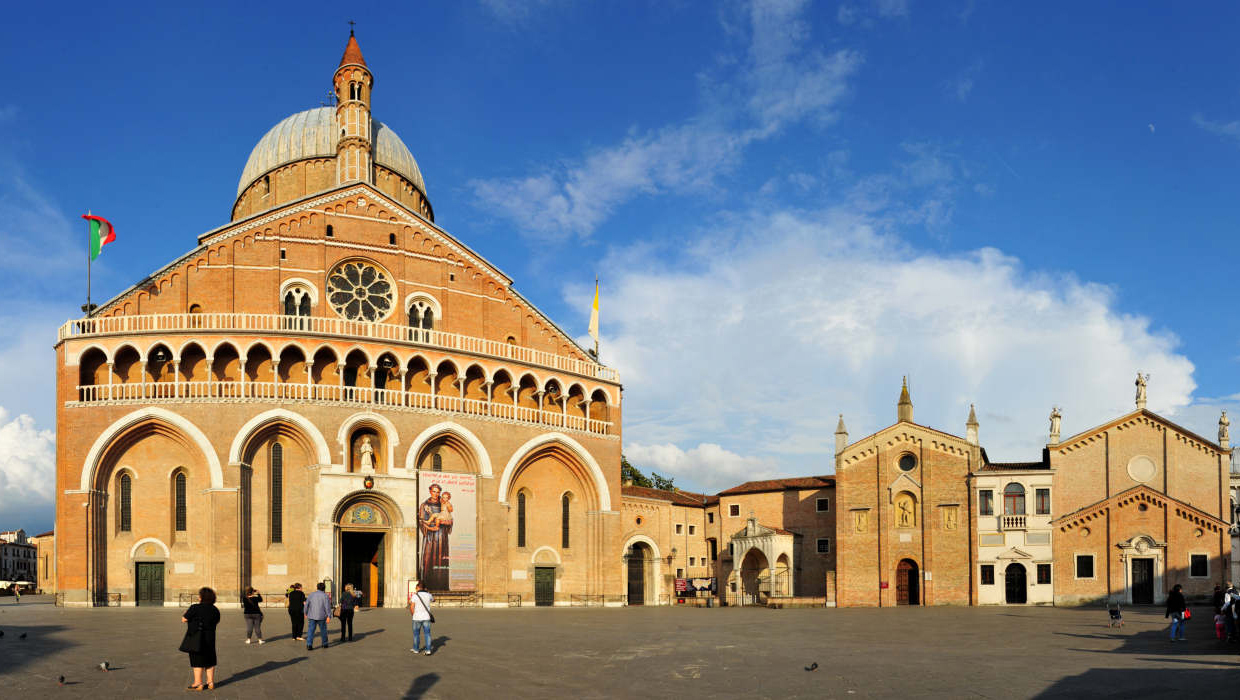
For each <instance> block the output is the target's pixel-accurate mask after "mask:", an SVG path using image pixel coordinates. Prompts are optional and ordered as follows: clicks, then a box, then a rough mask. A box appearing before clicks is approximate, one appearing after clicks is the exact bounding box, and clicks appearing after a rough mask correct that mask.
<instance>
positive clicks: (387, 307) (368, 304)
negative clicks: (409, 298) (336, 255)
mask: <svg viewBox="0 0 1240 700" xmlns="http://www.w3.org/2000/svg"><path fill="white" fill-rule="evenodd" d="M395 295H396V290H395V289H394V287H393V285H392V280H391V278H390V277H388V274H387V273H386V272H384V271H383V270H380V269H379V268H377V267H375V266H374V265H371V264H370V263H366V262H362V261H359V260H351V261H349V262H345V263H341V264H340V265H337V266H336V269H334V270H332V272H331V274H330V275H328V276H327V301H328V303H329V304H331V306H332V309H334V310H335V311H336V313H338V314H340V315H341V316H343V317H344V318H347V319H349V320H350V321H378V320H380V319H383V318H387V315H388V314H389V313H390V312H391V310H392V306H393V305H394V304H395V301H394V300H395Z"/></svg>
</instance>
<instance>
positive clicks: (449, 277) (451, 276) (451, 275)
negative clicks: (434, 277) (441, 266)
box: [448, 272, 456, 282]
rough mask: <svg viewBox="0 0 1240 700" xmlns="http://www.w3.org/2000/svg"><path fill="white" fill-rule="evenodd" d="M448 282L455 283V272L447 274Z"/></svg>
mask: <svg viewBox="0 0 1240 700" xmlns="http://www.w3.org/2000/svg"><path fill="white" fill-rule="evenodd" d="M448 281H449V282H455V281H456V273H455V272H449V273H448Z"/></svg>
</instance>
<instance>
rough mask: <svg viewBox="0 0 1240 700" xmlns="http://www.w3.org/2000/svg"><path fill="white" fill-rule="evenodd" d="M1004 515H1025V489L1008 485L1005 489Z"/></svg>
mask: <svg viewBox="0 0 1240 700" xmlns="http://www.w3.org/2000/svg"><path fill="white" fill-rule="evenodd" d="M1003 514H1004V515H1024V514H1025V487H1024V486H1021V485H1020V484H1008V485H1007V486H1006V487H1004V489H1003Z"/></svg>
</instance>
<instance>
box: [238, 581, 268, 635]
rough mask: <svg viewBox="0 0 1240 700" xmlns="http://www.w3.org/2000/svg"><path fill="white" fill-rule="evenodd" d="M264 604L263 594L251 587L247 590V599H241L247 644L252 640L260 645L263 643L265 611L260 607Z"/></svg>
mask: <svg viewBox="0 0 1240 700" xmlns="http://www.w3.org/2000/svg"><path fill="white" fill-rule="evenodd" d="M261 602H263V594H261V593H259V592H258V590H257V589H256V588H254V587H253V586H250V587H248V588H246V589H245V597H244V598H242V599H241V608H242V613H244V614H243V617H245V643H246V644H249V643H250V641H251V640H254V641H257V642H258V643H259V644H264V642H263V609H262V608H260V607H259V606H258V604H259V603H261Z"/></svg>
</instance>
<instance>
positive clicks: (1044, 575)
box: [1038, 564, 1051, 586]
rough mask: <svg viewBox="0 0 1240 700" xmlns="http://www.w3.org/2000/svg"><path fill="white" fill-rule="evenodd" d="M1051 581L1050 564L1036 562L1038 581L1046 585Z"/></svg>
mask: <svg viewBox="0 0 1240 700" xmlns="http://www.w3.org/2000/svg"><path fill="white" fill-rule="evenodd" d="M1050 582H1051V565H1050V564H1038V583H1039V584H1041V585H1044V586H1045V585H1047V584H1049V583H1050Z"/></svg>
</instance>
